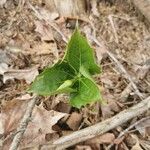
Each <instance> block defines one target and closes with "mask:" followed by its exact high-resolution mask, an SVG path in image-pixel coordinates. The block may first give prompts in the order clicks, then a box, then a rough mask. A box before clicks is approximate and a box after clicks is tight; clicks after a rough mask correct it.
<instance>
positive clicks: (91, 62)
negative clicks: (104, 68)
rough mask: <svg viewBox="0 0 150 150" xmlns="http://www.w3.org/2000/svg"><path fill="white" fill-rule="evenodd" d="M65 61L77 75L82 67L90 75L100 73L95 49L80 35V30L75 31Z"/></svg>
mask: <svg viewBox="0 0 150 150" xmlns="http://www.w3.org/2000/svg"><path fill="white" fill-rule="evenodd" d="M64 60H66V61H67V62H68V63H69V65H71V66H72V67H73V68H74V69H75V70H76V72H77V73H79V71H80V70H81V69H80V68H81V66H82V67H84V68H86V70H87V71H88V72H89V73H90V74H95V73H100V67H99V66H98V65H97V64H96V62H95V59H94V52H93V49H92V48H91V47H90V45H89V44H88V42H87V40H86V39H85V38H84V37H83V36H82V35H81V34H80V32H79V31H78V29H76V30H75V32H74V33H73V35H72V37H71V39H70V41H69V43H68V47H67V51H66V55H65V57H64Z"/></svg>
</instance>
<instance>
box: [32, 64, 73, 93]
mask: <svg viewBox="0 0 150 150" xmlns="http://www.w3.org/2000/svg"><path fill="white" fill-rule="evenodd" d="M73 77H74V71H73V69H72V68H71V67H69V65H68V64H67V63H65V62H62V63H57V64H55V65H54V66H53V67H51V68H47V69H45V70H44V71H43V72H42V73H41V74H40V75H39V76H38V77H37V78H36V79H35V81H34V82H33V83H32V85H31V88H30V89H29V92H32V93H36V94H38V95H45V96H46V95H52V94H57V93H62V92H71V91H74V90H73V89H72V88H71V87H70V86H71V84H67V83H66V80H71V79H73Z"/></svg>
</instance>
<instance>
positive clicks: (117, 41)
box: [108, 15, 119, 43]
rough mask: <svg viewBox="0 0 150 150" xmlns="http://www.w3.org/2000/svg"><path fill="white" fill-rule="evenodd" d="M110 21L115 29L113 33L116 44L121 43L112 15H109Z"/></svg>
mask: <svg viewBox="0 0 150 150" xmlns="http://www.w3.org/2000/svg"><path fill="white" fill-rule="evenodd" d="M108 19H109V21H110V24H111V26H112V29H113V32H114V36H115V39H116V43H119V40H118V35H117V31H116V28H115V25H114V22H113V17H112V15H109V16H108Z"/></svg>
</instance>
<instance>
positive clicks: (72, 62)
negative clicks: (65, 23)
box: [29, 29, 101, 108]
mask: <svg viewBox="0 0 150 150" xmlns="http://www.w3.org/2000/svg"><path fill="white" fill-rule="evenodd" d="M100 72H101V69H100V67H99V66H98V65H97V64H96V62H95V58H94V52H93V49H92V48H91V47H90V45H89V44H88V41H87V40H86V39H85V37H83V36H82V35H81V34H80V31H79V30H78V29H75V31H74V33H73V35H72V36H71V39H70V41H69V43H68V45H67V49H66V53H65V56H64V58H63V59H62V60H59V61H58V62H57V63H56V64H54V65H53V66H52V67H49V68H46V69H45V70H44V71H43V72H42V73H41V74H40V75H39V76H37V78H36V79H35V81H34V82H33V83H32V85H31V87H30V89H29V92H31V93H36V94H38V95H43V96H50V95H54V94H59V93H68V94H69V95H70V100H69V101H70V104H71V105H72V106H73V107H76V108H81V107H82V106H85V105H86V104H89V103H93V102H96V101H100V100H101V94H100V90H99V87H98V85H97V84H96V83H95V81H94V79H93V78H92V75H95V74H99V73H100Z"/></svg>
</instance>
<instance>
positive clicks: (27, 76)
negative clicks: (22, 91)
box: [3, 68, 39, 84]
mask: <svg viewBox="0 0 150 150" xmlns="http://www.w3.org/2000/svg"><path fill="white" fill-rule="evenodd" d="M38 74H39V72H38V69H37V68H31V69H26V70H14V69H12V70H9V71H7V72H5V73H4V76H3V82H4V83H5V82H6V81H7V80H12V79H18V80H22V79H24V80H25V81H26V82H27V83H28V84H30V83H31V82H32V81H34V79H35V78H36V76H37V75H38Z"/></svg>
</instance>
